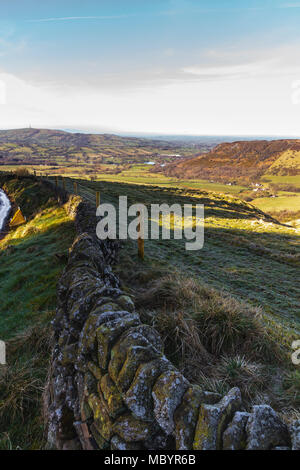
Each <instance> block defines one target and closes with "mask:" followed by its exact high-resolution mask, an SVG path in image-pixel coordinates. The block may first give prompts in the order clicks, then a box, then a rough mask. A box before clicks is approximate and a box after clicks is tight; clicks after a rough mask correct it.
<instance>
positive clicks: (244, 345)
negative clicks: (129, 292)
mask: <svg viewBox="0 0 300 470" xmlns="http://www.w3.org/2000/svg"><path fill="white" fill-rule="evenodd" d="M137 306H139V307H144V308H145V307H146V308H148V309H153V308H158V309H159V311H158V312H156V314H155V315H153V322H154V323H155V327H156V328H157V329H159V330H160V331H162V333H163V334H164V335H166V334H167V335H168V336H170V338H172V337H174V338H176V336H178V335H177V334H176V332H178V331H185V330H187V331H188V332H189V331H190V330H191V331H193V335H190V334H189V333H188V332H187V334H186V339H187V342H188V343H189V344H190V343H191V341H192V338H194V337H195V338H196V340H195V341H194V343H195V344H193V345H192V349H195V348H196V343H198V344H201V345H202V348H203V346H204V348H205V349H206V351H207V352H208V353H209V354H213V355H215V356H219V355H220V354H224V353H239V354H247V357H249V358H251V359H260V360H261V359H263V360H264V361H270V362H273V361H274V360H275V361H278V360H279V359H280V358H282V353H281V351H280V350H279V349H278V347H277V345H276V342H275V340H274V339H272V338H271V337H270V336H269V333H268V331H267V330H266V329H265V328H264V327H263V325H262V324H261V322H260V321H259V317H260V316H261V311H260V309H259V308H255V307H251V306H250V305H247V304H245V303H242V302H239V301H238V300H236V299H234V298H233V297H231V296H229V295H228V294H226V293H225V292H218V291H217V290H215V289H213V288H210V287H208V286H206V285H204V284H201V283H199V282H197V281H196V280H195V279H193V278H186V277H183V276H180V275H172V276H171V275H169V276H166V277H165V278H163V279H160V280H158V281H156V282H154V284H153V286H152V287H151V288H150V289H147V290H145V291H144V292H142V293H140V295H139V296H138V297H137ZM183 323H185V325H184V326H183ZM165 326H166V327H165ZM164 330H165V331H164ZM194 332H197V335H195V333H194ZM186 347H189V346H186ZM181 349H182V348H181Z"/></svg>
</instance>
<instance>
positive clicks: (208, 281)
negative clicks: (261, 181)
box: [67, 180, 300, 414]
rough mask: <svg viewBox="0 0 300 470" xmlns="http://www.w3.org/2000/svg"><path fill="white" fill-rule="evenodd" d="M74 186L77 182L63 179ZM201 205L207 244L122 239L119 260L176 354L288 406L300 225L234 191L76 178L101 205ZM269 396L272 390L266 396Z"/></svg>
mask: <svg viewBox="0 0 300 470" xmlns="http://www.w3.org/2000/svg"><path fill="white" fill-rule="evenodd" d="M67 186H68V187H69V189H70V190H72V189H73V184H72V181H70V182H68V183H67ZM95 190H100V192H101V201H102V202H111V203H114V204H115V205H116V206H117V203H118V196H119V195H127V196H128V204H133V203H136V202H143V203H145V204H146V205H147V207H149V206H150V204H151V203H160V204H161V203H163V202H165V203H168V204H172V203H180V204H184V203H192V204H196V203H203V204H204V205H205V218H206V219H205V244H204V248H203V249H202V250H201V251H196V252H191V251H190V252H189V251H186V250H185V247H184V240H146V241H145V260H144V261H139V260H138V258H137V246H136V242H135V241H130V240H128V241H126V242H124V245H123V249H122V251H121V259H120V263H119V265H118V266H117V267H116V268H115V269H116V270H117V272H118V274H119V276H120V277H121V279H122V281H123V284H124V287H125V289H127V290H128V292H130V293H131V294H132V295H134V296H135V298H136V302H137V306H138V307H139V309H140V310H141V312H142V314H143V319H144V321H147V322H150V323H151V324H154V325H155V326H156V327H157V328H158V330H159V331H160V332H161V334H162V336H163V338H164V340H165V345H166V349H167V351H168V354H169V356H170V358H171V359H172V360H173V362H175V363H176V365H178V367H180V368H181V369H182V370H183V371H184V373H185V374H186V375H187V376H188V377H189V378H190V380H192V381H194V382H195V383H199V384H202V385H205V387H206V388H209V389H211V390H218V391H222V390H223V391H224V390H226V389H228V387H230V386H233V385H238V386H241V387H242V390H243V395H244V398H245V399H246V401H247V402H248V403H260V402H265V401H269V402H270V403H272V405H273V406H275V408H277V409H279V410H281V411H282V412H283V413H288V414H290V413H294V411H293V410H294V409H296V408H297V407H298V406H299V403H300V401H299V400H300V395H299V393H300V383H299V371H297V370H295V367H294V366H293V365H292V363H291V360H290V354H291V343H292V341H293V340H295V339H298V338H299V334H300V311H299V296H300V288H299V283H297V278H298V273H299V266H300V237H299V235H300V233H299V231H297V230H295V229H294V228H291V227H287V226H284V225H280V224H278V223H276V221H274V220H273V219H272V218H270V217H268V216H267V215H265V214H264V213H262V212H260V211H259V210H258V209H256V208H255V207H254V206H253V205H251V204H248V203H245V202H243V201H241V200H239V199H237V198H235V197H233V196H228V195H227V196H225V195H221V194H217V193H211V192H210V193H208V192H204V191H197V190H187V189H183V188H180V189H179V188H162V187H157V186H155V187H154V186H143V185H132V184H124V183H110V182H104V181H102V182H88V181H85V180H79V192H80V194H81V195H82V196H83V197H85V198H87V200H89V201H90V202H92V203H95ZM266 397H267V398H266Z"/></svg>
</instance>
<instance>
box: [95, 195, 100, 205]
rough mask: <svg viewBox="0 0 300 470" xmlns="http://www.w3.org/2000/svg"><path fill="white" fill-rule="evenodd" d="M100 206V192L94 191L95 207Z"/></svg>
mask: <svg viewBox="0 0 300 470" xmlns="http://www.w3.org/2000/svg"><path fill="white" fill-rule="evenodd" d="M99 206H100V191H96V207H99Z"/></svg>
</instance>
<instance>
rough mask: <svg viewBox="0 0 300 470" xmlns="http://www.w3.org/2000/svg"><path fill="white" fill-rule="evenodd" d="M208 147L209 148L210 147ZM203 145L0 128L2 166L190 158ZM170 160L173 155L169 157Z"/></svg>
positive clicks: (112, 162) (205, 146)
mask: <svg viewBox="0 0 300 470" xmlns="http://www.w3.org/2000/svg"><path fill="white" fill-rule="evenodd" d="M210 148H211V147H210ZM200 150H201V151H202V152H203V151H207V150H208V149H207V144H205V145H203V146H201V145H197V146H196V147H195V146H193V147H192V148H190V147H189V145H188V144H185V145H184V146H183V145H181V144H179V143H178V142H177V143H175V142H167V141H165V140H155V139H147V138H136V137H121V136H118V135H114V134H86V133H80V132H78V133H71V132H66V131H62V130H50V129H31V128H27V129H13V130H0V164H2V165H12V164H13V165H32V164H34V165H59V166H63V165H69V166H70V165H71V166H75V165H76V166H78V165H86V164H93V165H97V164H100V163H108V164H116V165H118V164H121V163H122V164H126V163H143V162H147V161H149V160H154V161H157V162H160V161H161V159H162V161H165V159H167V161H172V156H173V157H175V155H177V154H180V155H182V156H185V157H190V158H191V157H193V156H194V155H196V154H197V153H199V151H200ZM173 160H174V158H173Z"/></svg>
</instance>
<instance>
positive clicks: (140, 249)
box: [137, 212, 145, 260]
mask: <svg viewBox="0 0 300 470" xmlns="http://www.w3.org/2000/svg"><path fill="white" fill-rule="evenodd" d="M137 229H138V233H139V237H138V257H139V258H140V259H141V260H143V259H144V257H145V240H144V218H143V213H142V212H139V224H138V227H137Z"/></svg>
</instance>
